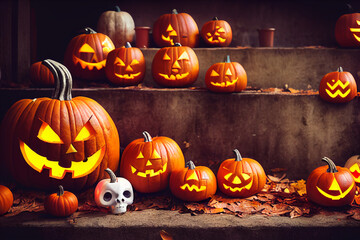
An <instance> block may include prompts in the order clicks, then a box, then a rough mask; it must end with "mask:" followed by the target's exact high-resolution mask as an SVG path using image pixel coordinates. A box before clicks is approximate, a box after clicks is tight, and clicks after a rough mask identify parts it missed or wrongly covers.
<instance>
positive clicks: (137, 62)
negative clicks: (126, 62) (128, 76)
mask: <svg viewBox="0 0 360 240" xmlns="http://www.w3.org/2000/svg"><path fill="white" fill-rule="evenodd" d="M136 64H139V61H138V60H137V59H134V60H132V62H131V63H130V65H136Z"/></svg>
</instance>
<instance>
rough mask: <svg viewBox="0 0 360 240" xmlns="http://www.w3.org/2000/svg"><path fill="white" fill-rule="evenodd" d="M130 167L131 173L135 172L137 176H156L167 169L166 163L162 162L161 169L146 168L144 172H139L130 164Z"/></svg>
mask: <svg viewBox="0 0 360 240" xmlns="http://www.w3.org/2000/svg"><path fill="white" fill-rule="evenodd" d="M130 168H131V172H132V173H133V174H136V175H137V176H139V177H144V178H145V177H155V176H158V175H160V174H161V173H164V172H165V171H166V169H167V163H165V164H164V166H163V167H162V169H160V170H158V171H156V172H155V170H154V169H148V170H146V171H145V172H140V171H138V170H137V169H136V168H135V167H134V166H132V165H130Z"/></svg>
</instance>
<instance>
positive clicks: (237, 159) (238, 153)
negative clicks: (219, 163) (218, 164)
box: [233, 149, 242, 162]
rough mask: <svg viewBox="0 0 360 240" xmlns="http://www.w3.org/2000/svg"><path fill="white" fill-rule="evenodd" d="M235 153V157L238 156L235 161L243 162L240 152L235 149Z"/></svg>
mask: <svg viewBox="0 0 360 240" xmlns="http://www.w3.org/2000/svg"><path fill="white" fill-rule="evenodd" d="M233 152H234V153H235V156H236V157H235V161H236V162H240V161H241V160H242V157H241V154H240V152H239V150H237V149H234V150H233Z"/></svg>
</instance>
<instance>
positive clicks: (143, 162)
mask: <svg viewBox="0 0 360 240" xmlns="http://www.w3.org/2000/svg"><path fill="white" fill-rule="evenodd" d="M143 135H144V138H139V139H136V140H134V141H132V142H131V143H130V144H129V145H128V146H127V147H126V148H125V150H124V152H123V154H122V156H121V165H120V175H121V176H123V177H124V178H126V179H128V180H129V181H130V182H131V184H132V186H133V187H134V189H135V190H136V191H139V192H143V193H152V192H158V191H161V190H164V189H165V188H167V186H168V184H169V178H170V174H171V172H172V171H174V170H177V169H181V168H182V167H183V166H184V164H185V160H184V155H183V153H182V151H181V149H180V147H179V145H178V144H177V143H176V142H175V141H174V140H172V139H171V138H168V137H154V138H152V137H151V136H150V134H149V133H148V132H146V131H144V132H143Z"/></svg>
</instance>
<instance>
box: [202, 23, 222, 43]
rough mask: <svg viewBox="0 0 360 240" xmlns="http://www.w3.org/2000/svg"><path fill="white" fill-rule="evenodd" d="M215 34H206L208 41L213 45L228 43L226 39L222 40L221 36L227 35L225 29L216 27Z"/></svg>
mask: <svg viewBox="0 0 360 240" xmlns="http://www.w3.org/2000/svg"><path fill="white" fill-rule="evenodd" d="M215 29H216V30H215V33H214V34H211V33H210V32H208V33H207V34H206V36H207V40H208V41H209V42H211V43H219V42H220V43H223V42H225V41H226V39H225V38H222V37H220V36H221V33H225V29H224V28H223V27H220V26H216V27H215Z"/></svg>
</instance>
